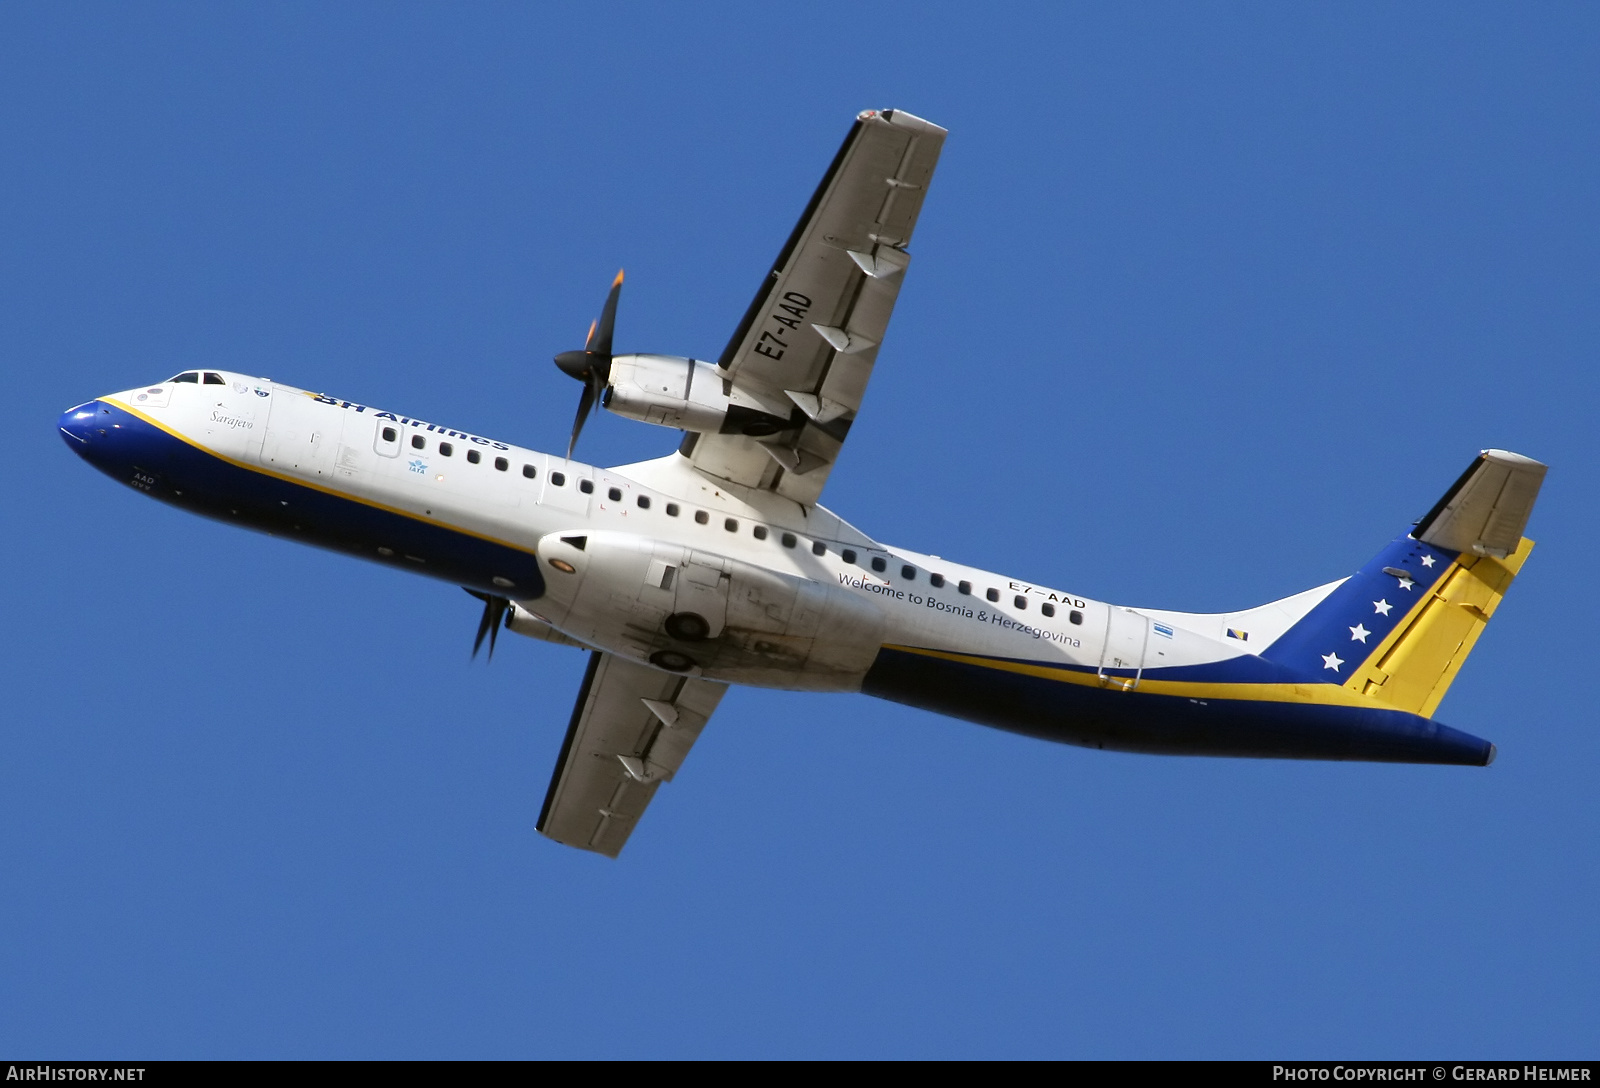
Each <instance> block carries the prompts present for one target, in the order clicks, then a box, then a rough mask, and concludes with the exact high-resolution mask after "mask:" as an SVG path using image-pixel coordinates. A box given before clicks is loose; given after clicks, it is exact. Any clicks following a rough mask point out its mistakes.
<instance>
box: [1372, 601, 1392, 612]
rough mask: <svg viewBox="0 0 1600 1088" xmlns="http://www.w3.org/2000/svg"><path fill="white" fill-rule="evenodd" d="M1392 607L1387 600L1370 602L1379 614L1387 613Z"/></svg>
mask: <svg viewBox="0 0 1600 1088" xmlns="http://www.w3.org/2000/svg"><path fill="white" fill-rule="evenodd" d="M1393 607H1394V605H1392V604H1390V603H1389V602H1388V601H1373V602H1372V610H1373V611H1374V612H1376V613H1377V614H1378V615H1380V616H1387V615H1388V614H1389V609H1391V608H1393Z"/></svg>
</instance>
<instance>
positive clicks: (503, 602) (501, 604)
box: [461, 586, 511, 661]
mask: <svg viewBox="0 0 1600 1088" xmlns="http://www.w3.org/2000/svg"><path fill="white" fill-rule="evenodd" d="M461 588H462V589H466V588H467V587H466V586H462V587H461ZM467 592H468V593H470V594H471V595H472V596H474V597H476V598H478V600H480V601H482V602H483V616H482V618H480V619H479V620H478V637H477V638H475V639H473V640H472V657H473V660H477V657H478V651H479V650H481V649H483V640H484V637H485V636H487V637H488V639H489V657H488V660H490V661H493V660H494V644H495V641H496V639H498V638H499V636H500V624H501V621H502V620H504V619H505V615H506V610H507V609H509V608H510V607H511V601H510V600H509V599H507V598H505V597H496V596H492V595H491V594H488V593H479V592H478V591H477V590H475V589H467Z"/></svg>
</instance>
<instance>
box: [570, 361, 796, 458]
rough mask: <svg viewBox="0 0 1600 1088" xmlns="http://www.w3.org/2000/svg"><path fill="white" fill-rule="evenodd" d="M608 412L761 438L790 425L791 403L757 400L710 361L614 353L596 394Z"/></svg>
mask: <svg viewBox="0 0 1600 1088" xmlns="http://www.w3.org/2000/svg"><path fill="white" fill-rule="evenodd" d="M600 404H601V405H602V406H603V407H604V408H605V409H606V410H607V411H610V412H615V413H616V414H617V415H619V416H626V417H627V418H629V419H637V420H639V421H640V422H642V423H654V424H656V425H657V426H661V427H673V428H676V429H678V430H683V431H699V432H701V433H702V434H719V433H721V434H747V435H750V436H752V437H756V438H761V437H765V436H766V435H770V434H777V433H778V432H779V431H781V430H785V429H787V428H789V427H791V426H796V425H797V422H796V421H795V416H796V414H797V413H795V412H794V411H793V410H792V406H780V405H770V404H761V403H757V402H756V401H755V399H754V398H752V397H750V396H748V395H747V394H745V393H743V392H741V391H740V390H737V389H732V388H731V386H729V384H728V383H727V381H726V379H725V378H724V376H723V373H722V371H720V370H718V369H717V368H716V366H715V365H714V364H712V363H707V362H704V361H702V360H699V359H685V358H682V357H680V356H677V355H618V356H615V357H613V358H612V360H611V373H610V378H609V379H608V381H607V384H606V390H605V392H604V393H602V394H601V396H600Z"/></svg>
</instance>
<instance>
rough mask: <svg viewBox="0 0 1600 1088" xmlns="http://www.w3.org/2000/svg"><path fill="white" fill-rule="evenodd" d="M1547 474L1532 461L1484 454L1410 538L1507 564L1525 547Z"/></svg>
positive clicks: (1513, 455) (1499, 453) (1504, 454)
mask: <svg viewBox="0 0 1600 1088" xmlns="http://www.w3.org/2000/svg"><path fill="white" fill-rule="evenodd" d="M1545 471H1546V467H1545V466H1544V465H1542V464H1540V463H1539V462H1538V461H1535V460H1533V458H1531V457H1524V456H1522V455H1521V454H1519V453H1509V452H1507V451H1505V450H1484V451H1483V452H1482V453H1481V454H1479V455H1478V459H1477V460H1475V461H1473V462H1472V465H1471V466H1470V467H1469V468H1468V469H1467V471H1466V472H1464V473H1462V474H1461V478H1460V479H1459V480H1457V481H1456V483H1455V486H1454V487H1452V488H1451V489H1450V490H1449V491H1447V492H1445V495H1444V497H1443V498H1442V499H1440V500H1439V501H1438V503H1437V504H1436V505H1435V506H1434V508H1433V509H1432V510H1429V511H1428V515H1427V516H1426V517H1424V518H1423V519H1422V520H1421V521H1419V522H1417V527H1416V528H1415V529H1413V530H1412V531H1411V535H1412V537H1413V538H1415V539H1417V540H1420V541H1422V542H1423V543H1424V544H1432V545H1433V546H1434V547H1436V548H1447V549H1449V550H1450V551H1453V552H1464V553H1466V554H1468V555H1488V556H1493V557H1494V558H1496V559H1504V558H1506V557H1507V556H1508V555H1511V554H1512V553H1513V552H1515V551H1516V550H1517V546H1518V545H1519V544H1520V543H1521V542H1522V531H1523V530H1524V529H1526V528H1527V526H1528V515H1529V514H1530V513H1532V512H1533V502H1534V500H1535V499H1537V498H1538V497H1539V486H1540V485H1541V484H1543V483H1544V474H1545Z"/></svg>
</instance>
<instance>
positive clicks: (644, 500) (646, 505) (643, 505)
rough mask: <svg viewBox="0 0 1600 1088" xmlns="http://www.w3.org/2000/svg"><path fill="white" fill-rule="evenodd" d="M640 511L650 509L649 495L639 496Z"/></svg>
mask: <svg viewBox="0 0 1600 1088" xmlns="http://www.w3.org/2000/svg"><path fill="white" fill-rule="evenodd" d="M639 509H641V510H648V509H650V496H649V495H640V496H639Z"/></svg>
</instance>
